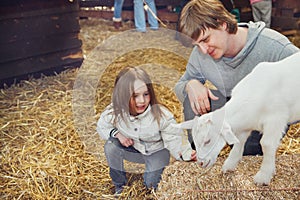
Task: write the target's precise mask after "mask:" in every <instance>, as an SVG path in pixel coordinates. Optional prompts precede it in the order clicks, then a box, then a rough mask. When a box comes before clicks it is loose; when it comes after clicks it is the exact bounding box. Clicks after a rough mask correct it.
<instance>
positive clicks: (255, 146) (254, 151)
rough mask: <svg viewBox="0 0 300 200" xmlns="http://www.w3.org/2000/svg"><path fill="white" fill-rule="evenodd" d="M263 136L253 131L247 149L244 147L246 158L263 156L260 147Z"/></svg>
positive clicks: (247, 142) (246, 144) (246, 145)
mask: <svg viewBox="0 0 300 200" xmlns="http://www.w3.org/2000/svg"><path fill="white" fill-rule="evenodd" d="M261 137H262V134H260V133H259V132H258V131H252V132H251V134H250V136H249V137H248V139H247V141H246V143H245V147H244V153H243V155H244V156H250V155H260V156H261V155H263V152H262V148H261V145H260V139H261Z"/></svg>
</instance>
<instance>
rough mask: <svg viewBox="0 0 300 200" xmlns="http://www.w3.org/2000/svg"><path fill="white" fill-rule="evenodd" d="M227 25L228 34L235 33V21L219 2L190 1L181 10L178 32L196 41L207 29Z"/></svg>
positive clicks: (205, 0)
mask: <svg viewBox="0 0 300 200" xmlns="http://www.w3.org/2000/svg"><path fill="white" fill-rule="evenodd" d="M223 23H226V24H227V32H228V33H232V34H234V33H236V31H237V20H236V19H235V16H234V15H233V14H231V13H230V12H228V11H227V10H226V9H225V7H224V6H223V4H222V3H221V2H220V1H219V0H191V1H190V2H188V3H187V4H186V5H185V7H184V8H183V9H182V12H181V16H180V21H179V31H180V32H182V33H183V34H186V35H188V36H189V37H191V38H192V39H194V40H197V39H198V37H199V35H200V34H201V33H204V31H205V30H207V29H208V28H212V29H219V28H220V27H221V26H222V25H223Z"/></svg>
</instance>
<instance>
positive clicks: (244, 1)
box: [233, 0, 251, 9]
mask: <svg viewBox="0 0 300 200" xmlns="http://www.w3.org/2000/svg"><path fill="white" fill-rule="evenodd" d="M233 3H234V6H235V7H236V8H238V9H241V8H244V7H251V5H250V2H249V0H233Z"/></svg>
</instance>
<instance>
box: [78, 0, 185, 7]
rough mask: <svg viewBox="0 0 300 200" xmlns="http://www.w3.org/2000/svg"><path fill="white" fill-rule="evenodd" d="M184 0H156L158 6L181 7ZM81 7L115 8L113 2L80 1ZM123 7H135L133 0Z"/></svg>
mask: <svg viewBox="0 0 300 200" xmlns="http://www.w3.org/2000/svg"><path fill="white" fill-rule="evenodd" d="M181 1H182V0H155V5H156V6H179V5H180V4H181ZM79 6H80V7H96V6H107V7H113V6H114V1H113V0H81V1H79ZM123 7H133V1H132V0H124V3H123Z"/></svg>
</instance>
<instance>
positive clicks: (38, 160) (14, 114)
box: [0, 19, 300, 199]
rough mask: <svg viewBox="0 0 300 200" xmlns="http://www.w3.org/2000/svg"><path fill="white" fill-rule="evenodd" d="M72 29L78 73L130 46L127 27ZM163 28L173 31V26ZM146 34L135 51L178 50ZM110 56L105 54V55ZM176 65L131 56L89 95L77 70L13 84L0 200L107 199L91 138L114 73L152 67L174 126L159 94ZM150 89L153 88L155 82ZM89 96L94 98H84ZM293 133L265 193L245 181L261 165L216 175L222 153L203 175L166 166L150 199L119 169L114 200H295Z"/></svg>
mask: <svg viewBox="0 0 300 200" xmlns="http://www.w3.org/2000/svg"><path fill="white" fill-rule="evenodd" d="M80 25H81V33H80V38H81V39H82V41H83V53H84V56H85V59H86V62H85V63H84V67H83V69H84V68H85V67H86V66H88V67H89V62H91V64H90V65H91V66H96V67H97V66H101V65H102V64H103V63H102V62H101V61H102V59H103V57H101V56H103V55H102V54H97V53H98V52H99V49H101V48H102V47H103V46H101V45H100V46H98V44H100V43H102V42H103V41H107V40H108V41H110V38H112V37H111V36H115V38H116V40H114V41H117V46H113V45H112V46H108V47H110V48H113V49H115V50H116V51H122V49H124V48H125V47H126V45H123V43H125V44H126V40H127V39H128V40H129V39H131V38H129V37H126V38H118V36H120V35H119V34H122V33H123V31H125V30H130V29H132V27H133V24H132V22H130V21H128V22H126V23H124V27H123V29H121V30H120V31H116V30H114V28H113V27H112V22H111V21H104V20H99V19H88V20H86V19H83V20H80ZM167 26H168V27H169V28H170V29H175V25H174V24H167ZM151 34H154V35H155V36H156V37H155V38H152V39H151V38H148V36H147V34H145V35H140V36H138V35H137V37H136V38H135V39H136V40H137V43H138V42H139V41H138V40H139V39H143V40H144V42H145V43H149V44H152V43H153V40H155V41H156V43H160V44H164V46H170V47H171V48H173V49H180V46H179V44H178V43H177V42H176V41H175V40H174V39H172V38H168V39H165V41H163V43H161V41H160V40H159V39H161V38H160V36H161V35H160V33H159V32H157V33H149V34H148V35H151ZM122 36H123V35H122ZM166 38H167V37H166ZM299 38H300V37H299ZM113 39H114V38H113ZM117 39H120V40H117ZM291 40H292V41H293V42H294V43H295V44H296V45H297V42H299V41H300V39H299V40H298V39H297V37H293V38H292V39H291ZM119 42H120V43H119ZM154 43H155V42H154ZM118 44H119V46H118ZM129 44H130V43H129ZM298 44H300V42H299V43H298ZM172 45H174V46H172ZM297 46H298V45H297ZM102 50H103V49H102ZM186 50H187V51H188V49H186ZM114 53H115V52H114V51H111V52H110V54H111V55H115V54H114ZM116 55H118V54H116ZM170 55H171V56H170ZM183 58H184V56H183V55H181V56H178V55H175V54H174V53H173V52H170V51H167V50H158V49H155V48H149V49H137V50H133V51H132V52H126V53H125V54H124V55H121V56H119V57H117V58H116V60H115V61H113V63H111V64H110V65H109V67H107V69H106V70H105V72H103V76H101V80H100V81H99V85H100V87H99V86H98V87H97V88H96V89H95V88H94V87H93V86H91V85H85V83H83V82H80V81H78V79H79V78H78V77H79V74H82V72H84V71H82V70H81V69H72V70H67V71H64V72H62V73H60V74H57V75H56V76H47V77H46V76H43V77H42V78H40V79H33V78H29V79H28V80H26V81H22V82H21V83H20V84H17V85H13V86H11V87H6V88H4V89H1V90H0V102H1V104H0V108H1V109H0V116H1V118H0V148H1V154H0V159H1V164H0V198H1V199H115V198H114V197H113V196H112V194H113V185H112V183H111V179H110V177H109V174H108V167H107V164H106V160H105V157H104V155H103V144H104V142H103V141H101V140H100V139H99V138H98V137H97V134H95V122H96V120H97V119H98V117H99V113H101V111H102V110H103V109H104V107H105V106H106V105H107V104H108V103H109V101H110V98H111V96H110V93H111V87H112V83H113V80H114V77H115V74H116V71H118V70H120V68H122V67H123V66H124V65H127V64H128V63H131V64H132V63H133V64H136V65H139V64H143V62H142V61H141V60H143V59H146V60H147V61H149V62H151V63H155V65H154V66H153V68H152V70H153V71H155V72H158V73H159V74H161V75H160V76H159V77H157V79H163V80H169V81H170V82H168V81H167V83H164V84H161V85H159V84H158V85H157V87H156V89H157V91H158V94H159V96H160V99H161V100H162V101H164V102H165V103H166V105H167V106H168V107H169V108H170V110H171V111H172V112H174V114H175V117H176V119H178V121H181V119H182V115H181V106H180V104H179V102H178V101H177V100H176V97H175V96H174V94H172V90H171V89H170V87H167V86H170V85H171V84H174V82H176V80H177V78H178V77H177V76H174V77H172V76H173V74H172V75H170V74H168V73H166V72H165V70H163V69H165V67H169V68H168V69H169V70H170V69H174V71H175V72H176V73H175V72H174V74H175V75H178V74H181V73H182V72H183V71H184V64H185V62H186V61H185V60H184V59H183ZM145 67H147V66H146V65H145ZM168 72H170V71H168ZM89 73H90V72H89ZM172 73H173V71H172ZM154 75H156V74H154ZM92 78H93V72H92V73H90V74H88V79H87V82H88V83H91V82H90V80H91V79H92ZM166 78H167V79H166ZM157 83H160V82H159V80H157ZM76 86H77V87H76ZM104 86H105V87H104ZM80 87H86V88H87V89H88V90H87V91H91V95H90V94H86V93H85V94H84V95H85V96H80V95H81V94H80V92H82V91H83V90H78V89H80ZM94 90H96V98H95V97H94V96H93V95H92V94H93V91H94ZM90 96H91V98H90V99H88V98H89V97H90ZM77 97H78V99H79V100H82V99H81V98H83V100H82V102H80V101H76V100H78V99H77ZM85 99H88V100H91V101H92V100H94V101H93V102H92V103H93V104H92V108H94V110H93V111H92V112H91V114H90V118H85V117H84V116H83V115H81V114H82V113H81V110H80V109H82V110H83V112H86V111H89V110H85V109H88V108H89V107H88V105H89V104H88V103H89V102H87V101H84V100H85ZM75 111H76V112H75ZM82 124H85V125H86V126H82ZM299 129H300V126H299V124H296V125H293V126H292V127H291V128H290V130H289V132H288V134H287V135H286V136H285V138H284V139H283V141H282V144H281V146H280V147H279V149H278V153H277V164H276V167H277V173H276V176H275V177H274V178H273V180H272V183H271V185H270V186H264V187H258V186H255V185H254V184H253V180H252V179H253V175H255V173H256V172H257V170H258V169H259V166H260V163H261V157H255V156H249V157H245V158H244V159H243V161H242V162H241V163H240V164H239V166H238V169H237V171H236V172H234V173H229V174H225V175H224V174H222V173H221V172H220V168H221V165H222V163H223V162H224V159H225V158H226V155H227V154H228V148H227V149H224V150H223V151H222V154H221V155H220V157H219V159H218V161H217V163H216V164H215V165H214V166H213V167H212V168H210V169H208V170H206V169H202V168H200V167H199V166H198V165H197V164H196V163H194V162H187V163H183V162H177V161H173V160H172V163H171V164H170V166H168V167H167V168H166V170H165V171H164V173H163V177H162V181H161V183H160V185H159V190H158V191H156V192H153V191H151V192H149V191H146V190H145V188H144V187H143V182H142V174H141V169H142V166H138V165H137V166H135V165H131V164H128V163H126V167H127V168H128V169H130V170H131V171H130V173H128V180H129V183H128V186H127V187H126V188H125V190H124V192H123V194H122V196H120V197H119V199H216V198H217V199H299V198H300V194H299V193H300V181H299V180H300V173H299V172H300V148H299V147H300V137H299V136H300V130H299ZM86 136H87V137H86Z"/></svg>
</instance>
